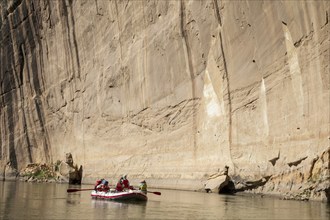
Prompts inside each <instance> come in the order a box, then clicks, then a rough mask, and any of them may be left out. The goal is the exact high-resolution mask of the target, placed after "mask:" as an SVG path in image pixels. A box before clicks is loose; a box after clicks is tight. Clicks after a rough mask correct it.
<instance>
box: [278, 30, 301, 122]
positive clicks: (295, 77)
mask: <svg viewBox="0 0 330 220" xmlns="http://www.w3.org/2000/svg"><path fill="white" fill-rule="evenodd" d="M282 27H283V32H284V37H285V45H286V49H287V52H288V63H289V68H290V75H291V83H292V90H293V94H294V99H295V100H296V104H297V109H298V112H299V116H302V115H303V114H304V109H303V108H304V96H303V95H304V92H303V87H302V76H301V70H300V65H299V58H298V53H297V51H296V50H297V49H296V47H295V46H294V43H293V40H292V37H291V33H290V31H289V29H288V27H287V26H286V25H285V24H283V25H282Z"/></svg>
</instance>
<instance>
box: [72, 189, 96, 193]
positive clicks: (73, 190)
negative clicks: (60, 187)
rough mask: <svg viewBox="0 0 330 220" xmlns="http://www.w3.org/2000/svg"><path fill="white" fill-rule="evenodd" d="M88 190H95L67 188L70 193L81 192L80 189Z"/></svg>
mask: <svg viewBox="0 0 330 220" xmlns="http://www.w3.org/2000/svg"><path fill="white" fill-rule="evenodd" d="M86 190H93V189H67V190H66V191H67V192H68V193H71V192H79V191H86Z"/></svg>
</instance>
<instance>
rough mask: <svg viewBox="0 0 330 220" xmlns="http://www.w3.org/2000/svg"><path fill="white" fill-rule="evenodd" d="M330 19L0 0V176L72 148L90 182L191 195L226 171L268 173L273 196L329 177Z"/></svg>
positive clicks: (188, 6) (321, 13) (312, 5)
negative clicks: (127, 182) (135, 183)
mask: <svg viewBox="0 0 330 220" xmlns="http://www.w3.org/2000/svg"><path fill="white" fill-rule="evenodd" d="M329 11H330V6H329V2H328V1H315V2H314V1H239V2H238V1H220V0H205V1H193V0H191V1H188V0H180V1H162V0H153V1H130V0H127V1H116V0H111V1H110V0H109V1H105V0H102V1H100V0H95V1H92V0H79V1H73V0H61V1H51V0H4V1H2V2H1V3H0V13H1V19H0V28H1V29H0V31H1V33H0V44H1V49H0V53H1V61H0V62H1V63H0V67H1V72H0V83H1V84H0V94H1V96H0V106H1V112H0V124H1V126H0V138H1V148H0V167H3V169H2V170H3V172H2V174H3V175H4V174H5V170H6V167H11V168H12V169H18V170H20V169H22V168H23V167H25V166H26V165H27V164H28V163H31V162H52V161H56V160H57V159H59V158H63V156H64V155H65V153H68V152H70V153H72V155H73V157H74V161H76V162H77V163H78V164H81V165H82V167H83V175H84V177H83V180H84V181H85V182H89V181H92V180H94V178H97V177H107V178H110V179H113V180H115V179H116V178H118V176H119V175H121V174H123V173H128V174H129V177H130V178H131V179H135V178H136V179H142V178H146V179H148V180H149V182H150V183H151V184H152V185H154V186H158V187H171V188H185V189H196V188H198V187H200V186H201V182H200V180H201V179H202V178H203V177H205V176H206V175H208V174H210V173H212V172H216V171H217V170H218V169H221V168H222V167H224V166H225V165H228V166H229V167H230V169H229V174H230V175H231V176H236V177H240V178H243V179H252V180H256V179H260V178H262V177H267V180H268V178H269V177H270V176H271V178H270V181H269V182H268V184H271V183H272V184H275V185H274V186H273V187H268V188H267V187H266V188H267V189H266V190H268V191H272V190H274V191H276V192H284V191H285V190H286V189H288V188H289V189H290V184H291V185H292V184H293V183H297V182H299V183H301V184H305V183H306V182H307V181H308V180H309V179H310V178H311V177H312V176H313V175H314V174H315V175H317V176H315V175H314V177H315V178H316V179H317V180H318V179H322V178H323V179H322V180H324V178H325V179H326V178H329V164H328V163H329V157H327V156H324V155H329V138H330V137H329V133H330V131H329V130H330V128H329V126H330V119H329V117H330V116H329V115H330V114H329V109H330V107H329V105H330V104H329V99H330V96H329V91H330V79H329ZM322 155H323V156H322ZM320 158H324V159H322V160H321V159H320ZM315 164H319V165H318V166H315ZM316 167H318V168H317V171H315V169H316ZM314 168H315V169H314ZM281 184H282V185H281ZM291 187H292V186H291Z"/></svg>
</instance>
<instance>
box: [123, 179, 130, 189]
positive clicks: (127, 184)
mask: <svg viewBox="0 0 330 220" xmlns="http://www.w3.org/2000/svg"><path fill="white" fill-rule="evenodd" d="M123 185H124V188H129V181H128V180H127V179H124V180H123Z"/></svg>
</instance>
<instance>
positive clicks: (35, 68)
mask: <svg viewBox="0 0 330 220" xmlns="http://www.w3.org/2000/svg"><path fill="white" fill-rule="evenodd" d="M39 4H40V3H36V8H34V9H33V13H32V15H31V20H29V25H30V26H28V27H27V29H26V30H27V33H28V32H29V31H32V34H28V36H31V37H32V38H31V40H29V41H28V43H29V45H30V47H29V48H30V51H29V52H30V53H31V55H32V56H31V59H32V60H31V76H32V81H33V91H34V92H35V94H36V97H35V98H34V105H35V110H36V112H37V117H38V122H39V125H38V126H40V129H41V134H42V138H41V140H42V146H43V150H44V155H45V159H46V162H50V161H52V157H51V150H50V142H49V135H48V132H47V128H46V119H45V113H44V112H45V110H44V107H43V102H42V99H43V97H42V93H43V88H44V86H43V84H42V83H43V75H44V73H43V50H42V42H41V39H40V33H39V29H40V28H42V24H41V23H40V21H39V20H40V19H41V12H40V10H41V8H40V5H39ZM38 16H39V17H40V18H39V17H38ZM37 52H38V53H37ZM27 71H29V68H27ZM40 79H41V80H40ZM35 126H37V125H35Z"/></svg>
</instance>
